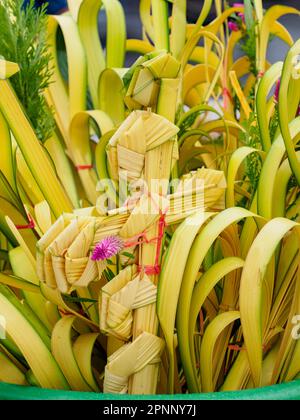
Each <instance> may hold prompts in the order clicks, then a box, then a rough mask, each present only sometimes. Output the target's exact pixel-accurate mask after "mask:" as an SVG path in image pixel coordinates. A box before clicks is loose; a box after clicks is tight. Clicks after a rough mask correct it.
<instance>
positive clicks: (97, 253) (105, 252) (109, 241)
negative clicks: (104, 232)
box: [92, 236, 124, 261]
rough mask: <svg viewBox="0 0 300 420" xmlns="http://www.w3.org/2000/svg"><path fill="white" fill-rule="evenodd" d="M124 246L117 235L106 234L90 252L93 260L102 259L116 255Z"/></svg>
mask: <svg viewBox="0 0 300 420" xmlns="http://www.w3.org/2000/svg"><path fill="white" fill-rule="evenodd" d="M123 248H124V244H123V241H122V239H121V238H119V237H118V236H108V237H106V238H104V239H102V241H100V242H99V243H98V244H97V245H96V246H95V249H94V252H93V254H92V260H93V261H104V260H107V259H108V258H111V257H113V256H114V255H117V254H118V253H119V252H120V251H121V250H122V249H123Z"/></svg>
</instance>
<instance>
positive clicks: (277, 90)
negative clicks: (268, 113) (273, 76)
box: [274, 79, 280, 102]
mask: <svg viewBox="0 0 300 420" xmlns="http://www.w3.org/2000/svg"><path fill="white" fill-rule="evenodd" d="M279 89H280V79H278V80H277V82H276V86H275V92H274V99H275V101H276V102H278V98H279Z"/></svg>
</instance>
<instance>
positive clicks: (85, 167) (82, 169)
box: [76, 165, 93, 171]
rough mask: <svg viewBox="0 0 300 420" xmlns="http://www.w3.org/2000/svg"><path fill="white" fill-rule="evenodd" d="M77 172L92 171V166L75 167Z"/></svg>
mask: <svg viewBox="0 0 300 420" xmlns="http://www.w3.org/2000/svg"><path fill="white" fill-rule="evenodd" d="M76 169H77V171H85V170H87V169H93V165H77V166H76Z"/></svg>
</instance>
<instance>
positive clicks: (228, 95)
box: [223, 87, 232, 100]
mask: <svg viewBox="0 0 300 420" xmlns="http://www.w3.org/2000/svg"><path fill="white" fill-rule="evenodd" d="M223 95H224V96H227V97H228V99H230V100H232V96H231V94H230V92H229V90H228V89H227V88H226V87H224V88H223Z"/></svg>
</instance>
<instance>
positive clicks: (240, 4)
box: [233, 3, 244, 7]
mask: <svg viewBox="0 0 300 420" xmlns="http://www.w3.org/2000/svg"><path fill="white" fill-rule="evenodd" d="M233 7H244V3H233Z"/></svg>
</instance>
